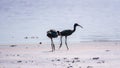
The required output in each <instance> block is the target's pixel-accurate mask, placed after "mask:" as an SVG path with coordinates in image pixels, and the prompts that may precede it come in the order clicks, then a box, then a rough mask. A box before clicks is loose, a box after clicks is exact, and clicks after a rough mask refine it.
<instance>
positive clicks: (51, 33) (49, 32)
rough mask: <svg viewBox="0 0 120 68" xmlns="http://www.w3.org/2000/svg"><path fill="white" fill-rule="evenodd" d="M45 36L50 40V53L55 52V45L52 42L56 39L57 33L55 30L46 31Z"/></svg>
mask: <svg viewBox="0 0 120 68" xmlns="http://www.w3.org/2000/svg"><path fill="white" fill-rule="evenodd" d="M47 36H48V37H49V38H50V39H51V47H52V52H53V51H55V45H54V42H53V38H57V37H58V32H57V31H56V30H49V31H47Z"/></svg>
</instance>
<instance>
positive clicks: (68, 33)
mask: <svg viewBox="0 0 120 68" xmlns="http://www.w3.org/2000/svg"><path fill="white" fill-rule="evenodd" d="M77 26H80V27H81V28H83V27H82V26H81V25H79V24H77V23H75V24H74V27H73V30H63V31H61V32H59V31H57V32H58V35H59V36H60V41H61V43H60V46H59V49H60V48H61V47H62V37H63V36H65V44H66V47H67V50H69V48H68V45H67V36H70V35H72V34H73V33H74V32H75V31H76V27H77Z"/></svg>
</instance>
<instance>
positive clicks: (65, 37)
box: [65, 36, 69, 50]
mask: <svg viewBox="0 0 120 68" xmlns="http://www.w3.org/2000/svg"><path fill="white" fill-rule="evenodd" d="M65 44H66V47H67V50H69V48H68V45H67V36H65Z"/></svg>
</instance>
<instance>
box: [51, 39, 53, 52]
mask: <svg viewBox="0 0 120 68" xmlns="http://www.w3.org/2000/svg"><path fill="white" fill-rule="evenodd" d="M53 46H54V44H53V39H52V38H51V47H52V52H53V51H54V50H53V49H54V48H53Z"/></svg>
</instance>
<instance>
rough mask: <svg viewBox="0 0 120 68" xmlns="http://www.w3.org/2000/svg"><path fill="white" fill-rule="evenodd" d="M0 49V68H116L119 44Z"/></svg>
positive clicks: (103, 43)
mask: <svg viewBox="0 0 120 68" xmlns="http://www.w3.org/2000/svg"><path fill="white" fill-rule="evenodd" d="M68 46H69V48H70V50H67V49H66V46H65V45H63V46H62V48H61V49H60V50H59V49H58V47H59V45H58V44H56V51H55V52H51V51H50V50H51V45H50V44H14V45H11V44H10V45H0V68H27V67H28V68H119V67H120V42H80V43H71V44H68Z"/></svg>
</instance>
